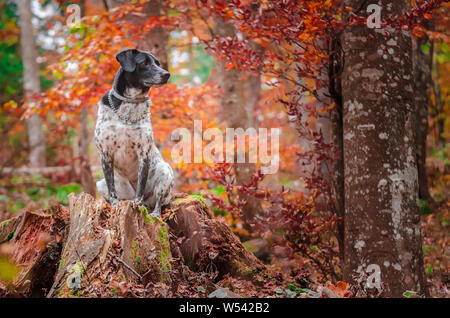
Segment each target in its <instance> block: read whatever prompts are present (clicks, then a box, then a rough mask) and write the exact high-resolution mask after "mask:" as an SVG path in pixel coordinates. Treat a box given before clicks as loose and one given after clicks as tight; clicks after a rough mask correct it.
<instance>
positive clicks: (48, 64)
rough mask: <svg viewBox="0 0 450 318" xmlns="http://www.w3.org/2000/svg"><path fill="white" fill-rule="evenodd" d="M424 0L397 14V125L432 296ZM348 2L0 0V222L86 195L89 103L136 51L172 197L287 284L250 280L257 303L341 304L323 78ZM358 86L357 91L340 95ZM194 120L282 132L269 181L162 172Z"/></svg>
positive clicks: (448, 165)
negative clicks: (321, 295)
mask: <svg viewBox="0 0 450 318" xmlns="http://www.w3.org/2000/svg"><path fill="white" fill-rule="evenodd" d="M360 2H364V1H360ZM407 2H409V1H407ZM429 2H430V3H431V5H429V7H427V6H426V4H427V1H418V0H416V1H411V5H410V10H411V11H410V13H411V16H410V18H411V20H407V19H406V20H402V21H401V22H400V24H402V25H407V29H408V27H409V29H410V30H411V31H412V33H413V35H414V40H413V42H414V43H413V44H412V51H411V52H414V54H413V55H411V56H410V57H411V60H412V61H413V63H414V67H413V68H412V70H419V73H420V74H418V75H416V74H415V73H413V74H411V76H413V77H414V79H415V80H416V86H415V88H414V89H413V91H412V93H413V94H412V95H414V97H415V98H416V99H420V100H419V101H417V100H416V103H419V104H420V105H421V106H420V107H419V108H417V109H416V110H415V112H416V113H417V114H419V113H420V114H421V115H418V116H419V117H418V118H419V119H418V120H417V121H415V124H414V125H412V129H413V130H414V131H415V133H414V134H417V136H418V137H417V138H419V141H418V144H417V156H416V157H417V165H418V166H419V172H418V175H419V179H418V183H419V184H418V187H419V190H420V193H419V195H420V218H421V227H422V249H423V258H424V264H423V266H424V272H425V279H426V281H427V284H428V286H430V289H429V290H430V293H431V295H432V296H435V297H448V296H449V290H448V288H449V262H448V261H449V256H450V251H449V247H448V243H449V237H448V230H449V218H450V214H449V210H450V174H449V172H450V161H449V153H450V143H449V141H450V96H449V92H450V86H449V84H450V73H449V68H450V48H449V43H450V41H449V37H448V36H449V34H448V32H449V20H448V17H449V10H450V6H449V4H448V2H442V1H429ZM351 3H354V4H355V3H358V1H337V0H328V1H265V0H261V1H251V0H241V1H237V0H233V1H206V0H205V1H195V0H167V1H163V0H153V1H139V0H136V1H119V0H89V1H88V0H79V1H62V0H60V1H52V0H31V1H28V0H25V1H24V0H17V1H14V0H0V8H1V10H0V37H1V43H0V66H1V72H0V105H1V108H0V134H1V139H0V221H4V220H6V219H8V218H11V217H13V216H17V215H19V214H20V213H23V212H24V211H30V210H37V209H48V208H49V207H50V206H51V205H53V204H55V202H58V203H60V204H63V205H67V204H68V195H69V194H70V193H71V192H75V193H80V192H82V191H84V192H87V193H90V194H92V195H96V189H95V182H96V181H97V180H98V179H100V178H102V177H103V176H102V169H101V164H100V159H99V155H98V153H97V151H96V149H95V148H94V146H93V143H92V136H93V127H94V125H95V121H96V116H97V109H98V108H97V103H98V101H99V100H100V98H101V97H102V96H103V94H104V93H105V92H106V91H107V90H109V89H110V87H111V85H112V82H113V78H114V74H115V72H116V71H117V69H118V67H119V64H118V63H117V61H116V60H115V54H116V53H117V52H118V51H119V50H121V49H123V48H125V47H135V48H138V49H142V50H149V51H152V52H153V53H154V54H155V55H156V56H157V57H158V58H159V59H160V61H161V63H162V67H163V68H166V69H168V70H169V71H170V73H171V74H172V76H171V79H170V83H169V84H167V85H165V86H163V87H160V88H152V89H151V91H150V98H151V100H152V103H153V105H152V107H151V113H152V121H153V128H154V133H155V139H156V142H157V145H158V147H159V149H160V150H161V152H162V154H163V156H164V158H165V160H166V161H168V162H170V163H171V164H172V167H173V169H174V172H175V179H176V192H186V193H189V194H191V195H194V196H197V197H200V198H202V200H205V202H206V203H207V205H208V206H209V207H210V208H211V209H212V211H213V212H214V215H215V217H216V218H217V219H219V220H222V221H224V222H226V224H228V225H229V227H230V228H231V229H232V230H233V232H234V233H235V234H237V235H238V236H239V238H240V239H241V241H242V242H245V243H244V244H245V246H247V247H248V248H249V249H250V250H251V251H252V252H254V253H255V254H256V255H257V256H258V257H259V258H260V259H262V260H263V261H264V263H265V264H266V265H267V266H268V267H270V268H272V269H274V270H275V271H278V272H279V273H280V275H281V276H284V277H283V278H282V279H288V278H289V279H290V280H289V281H290V282H292V283H290V285H289V284H287V283H286V284H285V286H284V287H285V288H282V289H279V287H277V288H274V289H273V290H270V291H267V290H269V289H270V287H267V286H265V288H267V290H266V292H267V293H268V294H269V295H272V296H287V297H289V296H292V295H295V294H296V293H299V290H300V289H299V288H300V287H301V286H302V282H304V281H305V280H308V281H310V282H314V283H316V284H321V285H323V286H327V288H329V289H330V290H333V291H334V292H335V293H336V294H337V295H341V296H345V295H348V293H347V292H348V288H349V287H348V285H346V284H345V283H339V282H340V281H345V279H344V278H343V275H344V271H343V269H342V264H343V263H342V262H341V261H340V259H341V260H342V257H343V254H344V243H343V231H344V230H343V225H342V223H341V222H340V220H342V218H343V217H344V210H345V209H346V207H344V206H343V204H344V203H343V202H344V201H345V202H350V203H349V204H352V201H351V200H352V198H351V197H352V194H347V193H345V194H344V193H343V192H339V186H336V183H339V182H340V181H339V180H340V179H339V172H336V171H337V170H336V169H337V168H336V167H337V166H336V165H339V164H342V165H344V163H342V162H341V163H340V159H339V158H340V155H339V144H340V143H339V139H336V133H335V132H336V126H334V125H336V123H339V122H340V121H339V120H336V116H338V117H339V114H340V115H341V117H342V111H339V109H341V110H342V107H343V106H342V105H343V104H342V98H344V99H345V94H344V97H343V95H342V94H340V93H339V92H336V90H335V88H336V87H337V85H336V83H334V82H335V81H337V79H340V78H341V76H344V75H342V74H345V73H346V72H347V71H348V70H345V68H346V67H348V63H350V61H351V58H348V59H346V63H347V64H345V66H343V63H342V58H341V57H340V56H338V55H339V52H340V49H341V48H342V47H343V45H344V44H342V43H340V42H339V41H337V39H338V38H339V36H340V35H339V34H340V33H342V32H345V23H344V22H343V21H344V20H345V19H347V18H345V17H348V15H349V12H351V11H352V8H351V6H350V5H349V4H351ZM71 4H76V5H78V8H79V10H80V12H79V13H80V16H81V21H80V23H79V24H78V25H69V24H68V23H70V22H73V21H69V20H70V19H72V18H71V14H73V13H76V9H74V7H73V6H71ZM424 4H425V5H424ZM26 7H27V8H26ZM299 7H300V8H301V9H299ZM353 7H354V8H355V9H356V6H353ZM26 10H28V11H29V12H28V13H27V12H26ZM414 10H415V11H414ZM359 14H365V9H363V10H362V11H361V12H360V13H359ZM355 21H356V22H354V23H355V24H357V23H358V19H357V18H355ZM75 22H76V21H75ZM383 23H388V24H389V23H392V25H394V24H395V23H393V22H392V21H387V22H383ZM397 26H398V25H397ZM394 27H395V26H394ZM403 29H404V28H403ZM368 41H369V42H370V36H368ZM374 41H376V40H374ZM339 63H341V64H340V65H338V64H339ZM416 63H417V64H416ZM388 68H389V66H387V68H386V69H388ZM333 72H334V73H333ZM343 89H344V93H345V89H347V90H349V88H348V87H347V88H345V85H344V86H343ZM365 89H366V86H364V83H363V82H362V84H361V86H360V88H359V91H355V93H354V94H356V95H358V94H360V95H365V94H366V93H365ZM339 104H340V105H339ZM344 104H345V101H344ZM340 107H341V108H340ZM358 110H360V109H358ZM361 111H362V110H361ZM194 120H202V123H203V129H206V128H210V127H218V128H219V129H221V130H222V131H224V129H225V128H226V127H234V128H237V127H242V128H244V129H246V128H248V127H255V128H258V127H266V128H273V127H279V128H281V130H282V134H281V136H280V146H279V171H278V173H276V174H274V175H266V176H263V175H262V174H258V169H259V167H260V163H258V164H256V165H255V164H234V165H230V164H216V165H210V164H206V163H198V164H197V163H195V164H174V163H173V162H172V161H171V149H172V147H173V146H174V144H175V142H174V141H172V140H171V134H172V132H173V131H174V130H175V129H176V128H180V127H186V128H188V129H189V130H191V131H192V130H193V127H194V126H193V121H194ZM341 120H342V118H341ZM340 127H341V129H342V124H341V126H340ZM345 129H346V128H345V120H344V130H345ZM344 133H345V131H344ZM344 135H345V134H344ZM345 136H347V135H345ZM345 138H346V137H345ZM345 138H344V139H342V138H341V139H340V140H341V143H342V140H344V142H345V140H346V139H345ZM380 138H381V137H380ZM420 138H422V139H420ZM402 139H403V136H402ZM205 144H206V142H205ZM363 146H364V145H361V147H363ZM371 150H373V149H371ZM425 154H426V155H425ZM353 164H355V163H353ZM345 168H346V169H347V164H345ZM341 171H342V173H343V170H341ZM346 171H347V170H346ZM336 180H337V181H336ZM342 182H343V181H342ZM346 182H347V181H346ZM373 182H376V183H378V180H376V181H373ZM376 183H375V184H376ZM346 185H347V183H346ZM336 189H337V190H336ZM344 197H345V200H344ZM355 200H356V199H355ZM355 204H356V203H355ZM345 211H346V210H345ZM2 262H4V261H1V260H0V269H2V267H1V266H2V264H4V263H2ZM5 264H6V263H5ZM5 264H4V265H3V266H7V265H5ZM5 268H6V267H4V268H3V270H4V273H6V272H7V270H6V269H5ZM5 275H6V274H5ZM0 278H2V279H6V278H5V277H0ZM407 296H409V294H407Z"/></svg>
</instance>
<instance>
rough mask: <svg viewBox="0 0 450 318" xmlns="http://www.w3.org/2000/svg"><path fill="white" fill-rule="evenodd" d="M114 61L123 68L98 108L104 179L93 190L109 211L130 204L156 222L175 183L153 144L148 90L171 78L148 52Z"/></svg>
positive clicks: (129, 53) (131, 53)
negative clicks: (147, 212) (120, 203)
mask: <svg viewBox="0 0 450 318" xmlns="http://www.w3.org/2000/svg"><path fill="white" fill-rule="evenodd" d="M116 59H117V60H118V61H119V63H120V65H121V67H120V69H119V70H118V72H117V73H116V76H115V79H114V85H113V87H112V89H111V90H110V91H108V92H107V93H106V94H105V95H104V96H103V98H102V99H101V101H100V103H99V110H98V118H97V123H96V126H95V136H94V141H95V145H96V147H97V149H98V151H99V152H100V155H101V161H102V168H103V174H104V179H102V180H100V181H98V182H97V189H98V192H99V193H100V194H101V195H102V196H103V197H104V198H105V199H106V200H107V201H108V202H110V203H111V204H112V205H116V204H117V203H118V201H119V200H133V201H134V203H136V204H138V205H143V206H145V207H147V208H148V209H152V210H153V213H152V214H151V215H152V216H155V217H158V216H160V214H161V207H163V206H164V205H167V204H169V202H170V199H171V196H172V188H173V185H174V177H173V172H172V168H171V167H170V165H169V164H168V163H166V162H165V161H164V160H163V158H162V156H161V153H160V152H159V150H158V148H157V147H156V145H155V142H154V140H153V129H152V123H151V114H150V100H149V98H148V96H147V94H148V91H149V89H150V87H152V86H161V85H164V84H166V83H167V81H168V80H169V77H170V73H169V72H168V71H166V70H164V69H162V68H161V67H160V63H159V61H158V59H157V58H156V57H155V56H154V55H153V54H152V53H150V52H143V51H139V50H134V49H130V50H125V51H122V52H119V53H118V54H117V55H116Z"/></svg>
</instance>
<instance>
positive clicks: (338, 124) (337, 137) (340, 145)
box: [328, 34, 345, 264]
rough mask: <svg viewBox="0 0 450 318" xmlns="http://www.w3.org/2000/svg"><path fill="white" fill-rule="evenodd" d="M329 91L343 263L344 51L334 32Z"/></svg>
mask: <svg viewBox="0 0 450 318" xmlns="http://www.w3.org/2000/svg"><path fill="white" fill-rule="evenodd" d="M329 54H330V61H329V65H328V72H329V76H328V78H329V93H330V96H331V98H332V99H333V101H334V103H335V104H336V106H335V108H334V109H332V110H331V112H330V120H331V140H332V143H333V147H332V154H333V155H332V168H331V171H332V178H331V199H332V202H333V205H334V211H335V214H336V215H337V216H338V217H339V218H340V221H339V223H338V225H337V233H336V237H337V240H338V243H339V256H340V260H341V264H343V263H344V259H345V257H344V251H345V249H344V235H345V234H344V232H345V226H344V220H345V181H344V135H343V129H344V127H343V121H342V108H343V107H342V83H341V80H342V79H341V72H342V66H343V62H342V51H341V43H340V40H339V36H338V35H337V34H333V36H332V39H331V42H330V52H329Z"/></svg>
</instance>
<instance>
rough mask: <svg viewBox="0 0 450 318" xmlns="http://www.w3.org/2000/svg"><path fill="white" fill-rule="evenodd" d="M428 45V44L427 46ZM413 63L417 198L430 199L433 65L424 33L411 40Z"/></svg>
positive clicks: (431, 51)
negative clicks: (429, 143)
mask: <svg viewBox="0 0 450 318" xmlns="http://www.w3.org/2000/svg"><path fill="white" fill-rule="evenodd" d="M427 45H428V46H427ZM413 46H414V51H413V65H414V82H415V90H414V97H415V102H416V122H415V125H414V127H416V128H415V129H414V131H415V133H416V144H417V155H416V156H417V168H418V173H419V198H420V199H422V200H425V201H428V202H431V201H432V198H431V195H430V192H429V191H428V179H427V167H426V158H427V135H428V107H429V105H430V94H431V85H432V79H431V71H432V66H433V43H432V41H430V39H429V38H428V36H427V35H426V34H425V35H424V36H423V37H422V38H419V39H415V40H413Z"/></svg>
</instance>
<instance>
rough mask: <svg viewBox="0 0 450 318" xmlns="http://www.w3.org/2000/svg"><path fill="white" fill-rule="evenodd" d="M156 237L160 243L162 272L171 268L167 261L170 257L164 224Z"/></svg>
mask: <svg viewBox="0 0 450 318" xmlns="http://www.w3.org/2000/svg"><path fill="white" fill-rule="evenodd" d="M158 239H159V241H160V242H161V245H162V249H161V253H160V262H161V268H162V271H163V272H167V271H168V270H170V269H172V266H171V265H170V262H169V257H170V244H169V236H168V235H167V229H166V228H165V227H164V226H162V227H161V228H160V229H159V231H158ZM163 278H164V277H163Z"/></svg>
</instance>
